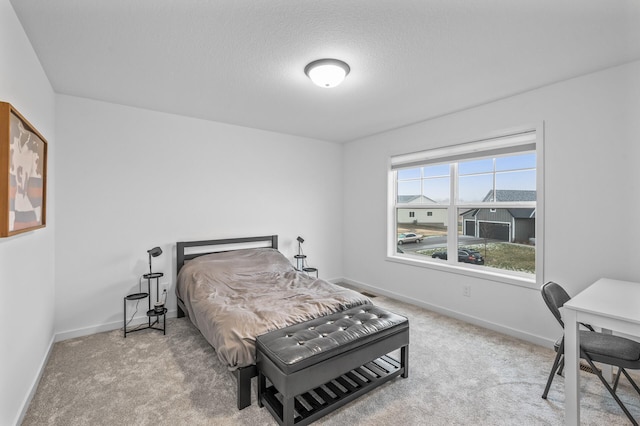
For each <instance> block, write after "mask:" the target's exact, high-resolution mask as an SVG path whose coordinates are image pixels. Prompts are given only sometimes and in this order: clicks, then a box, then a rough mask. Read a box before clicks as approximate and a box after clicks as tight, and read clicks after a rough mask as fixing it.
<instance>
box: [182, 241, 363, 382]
mask: <svg viewBox="0 0 640 426" xmlns="http://www.w3.org/2000/svg"><path fill="white" fill-rule="evenodd" d="M176 294H177V296H178V297H179V298H180V299H181V300H182V301H183V302H184V305H185V307H186V309H187V312H188V314H189V318H190V319H191V321H192V322H193V324H194V325H195V326H196V327H197V328H198V329H199V330H200V332H201V333H202V335H203V336H204V337H205V339H206V340H207V341H208V342H209V343H210V344H211V345H212V346H213V348H214V349H215V350H216V353H217V355H218V358H219V359H220V360H221V361H222V362H224V363H225V364H226V365H228V367H229V369H230V370H235V369H237V368H240V367H246V366H249V365H253V364H255V359H256V337H257V336H259V335H261V334H264V333H267V332H269V331H272V330H276V329H278V328H283V327H286V326H289V325H293V324H297V323H300V322H304V321H308V320H310V319H313V318H317V317H320V316H324V315H328V314H331V313H334V312H338V311H342V310H345V309H348V308H351V307H355V306H359V305H365V304H370V303H371V301H370V300H369V299H368V298H367V297H366V296H363V295H362V294H360V293H358V292H356V291H353V290H350V289H347V288H344V287H341V286H338V285H335V284H332V283H330V282H328V281H325V280H322V279H317V278H315V277H310V276H308V275H307V274H305V273H303V272H299V271H297V270H296V269H295V268H294V267H293V266H292V265H291V263H290V262H289V261H288V260H287V258H286V257H285V256H284V255H283V254H282V253H280V252H279V251H278V250H276V249H271V248H257V249H246V250H234V251H229V252H222V253H214V254H208V255H203V256H200V257H197V258H195V259H193V260H191V261H189V262H188V263H186V264H185V265H184V266H183V267H182V269H181V270H180V273H179V274H178V280H177V285H176Z"/></svg>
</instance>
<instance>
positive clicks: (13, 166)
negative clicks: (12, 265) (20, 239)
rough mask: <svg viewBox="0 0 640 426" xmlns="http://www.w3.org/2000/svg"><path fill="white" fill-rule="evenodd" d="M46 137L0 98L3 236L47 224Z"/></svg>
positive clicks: (0, 232) (0, 227)
mask: <svg viewBox="0 0 640 426" xmlns="http://www.w3.org/2000/svg"><path fill="white" fill-rule="evenodd" d="M46 201H47V141H46V140H45V139H44V138H43V137H42V135H41V134H40V133H39V132H38V131H37V130H36V129H35V128H34V127H33V126H32V125H31V124H30V123H29V122H28V121H27V120H26V119H25V118H24V117H23V116H22V115H21V114H20V113H19V112H18V111H16V109H15V108H13V106H11V104H8V103H6V102H0V237H10V236H12V235H16V234H20V233H23V232H28V231H33V230H34V229H39V228H43V227H45V226H46V223H47V222H46V211H47V208H46V207H47V203H46Z"/></svg>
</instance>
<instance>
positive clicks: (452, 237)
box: [447, 162, 458, 263]
mask: <svg viewBox="0 0 640 426" xmlns="http://www.w3.org/2000/svg"><path fill="white" fill-rule="evenodd" d="M450 175H451V181H450V182H451V185H450V194H451V196H450V197H449V208H448V212H447V213H448V219H449V226H448V227H447V252H448V253H450V255H449V256H447V257H448V262H449V263H457V262H458V208H457V207H456V204H457V203H458V163H457V162H453V163H451V165H450Z"/></svg>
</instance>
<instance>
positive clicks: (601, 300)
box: [563, 278, 640, 324]
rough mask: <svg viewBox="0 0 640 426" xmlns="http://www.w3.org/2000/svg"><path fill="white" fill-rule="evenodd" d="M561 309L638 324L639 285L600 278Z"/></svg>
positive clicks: (639, 310)
mask: <svg viewBox="0 0 640 426" xmlns="http://www.w3.org/2000/svg"><path fill="white" fill-rule="evenodd" d="M563 308H567V309H571V310H574V311H579V312H587V313H590V314H595V315H599V316H603V317H608V318H615V319H618V320H622V321H625V322H631V323H637V324H640V283H635V282H631V281H619V280H613V279H610V278H600V279H599V280H598V281H596V282H595V283H593V284H591V285H590V286H589V287H587V288H586V289H584V290H583V291H582V292H580V293H578V294H577V295H576V296H575V297H573V298H572V299H571V300H569V301H568V302H567V303H565V304H564V306H563Z"/></svg>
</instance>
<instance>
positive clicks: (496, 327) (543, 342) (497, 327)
mask: <svg viewBox="0 0 640 426" xmlns="http://www.w3.org/2000/svg"><path fill="white" fill-rule="evenodd" d="M331 282H334V283H340V282H341V283H344V284H346V286H347V287H355V288H357V289H362V290H367V291H370V292H371V293H374V294H379V295H381V296H386V297H390V298H392V299H396V300H400V301H402V302H406V303H409V304H412V305H415V306H419V307H421V308H424V309H427V310H430V311H433V312H437V313H439V314H442V315H445V316H447V317H451V318H456V319H459V320H461V321H464V322H467V323H469V324H474V325H477V326H479V327H483V328H487V329H489V330H493V331H497V332H499V333H502V334H506V335H508V336H512V337H516V338H518V339H521V340H525V341H527V342H530V343H533V344H536V345H540V346H544V347H547V348H553V345H554V343H555V341H554V340H550V339H548V338H546V337H542V336H537V335H535V334H531V333H527V332H525V331H522V330H517V329H514V328H511V327H507V326H505V325H502V324H496V323H494V322H490V321H486V320H483V319H482V318H477V317H474V316H471V315H467V314H465V313H462V312H457V311H453V310H451V309H447V308H444V307H442V306H438V305H433V304H431V303H427V302H424V301H422V300H418V299H414V298H412V297H407V296H404V295H402V294H399V293H394V292H392V291H388V290H384V289H381V288H378V287H374V286H371V285H369V284H365V283H362V282H359V281H355V280H351V279H349V278H336V279H333V280H331ZM374 303H375V302H374Z"/></svg>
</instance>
